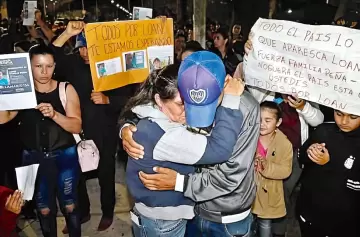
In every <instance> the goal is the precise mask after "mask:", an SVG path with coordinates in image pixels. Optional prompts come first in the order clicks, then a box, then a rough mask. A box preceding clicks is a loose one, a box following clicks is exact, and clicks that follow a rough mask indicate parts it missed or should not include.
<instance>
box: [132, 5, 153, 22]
mask: <svg viewBox="0 0 360 237" xmlns="http://www.w3.org/2000/svg"><path fill="white" fill-rule="evenodd" d="M152 13H153V9H151V8H144V7H134V8H133V20H148V19H152Z"/></svg>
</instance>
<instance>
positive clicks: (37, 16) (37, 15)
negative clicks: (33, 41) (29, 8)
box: [35, 10, 42, 23]
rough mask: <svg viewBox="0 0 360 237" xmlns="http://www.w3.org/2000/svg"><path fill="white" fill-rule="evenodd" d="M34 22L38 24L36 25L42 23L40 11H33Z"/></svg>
mask: <svg viewBox="0 0 360 237" xmlns="http://www.w3.org/2000/svg"><path fill="white" fill-rule="evenodd" d="M35 21H36V22H38V23H39V22H41V21H42V18H41V11H40V10H36V11H35Z"/></svg>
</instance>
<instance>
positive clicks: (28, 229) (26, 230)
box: [20, 162, 132, 237]
mask: <svg viewBox="0 0 360 237" xmlns="http://www.w3.org/2000/svg"><path fill="white" fill-rule="evenodd" d="M87 186H88V193H89V196H90V201H91V221H89V222H88V223H86V224H83V225H82V236H83V237H121V236H123V237H132V234H131V221H130V215H129V209H130V203H129V198H128V192H127V189H126V186H125V177H124V166H123V164H122V163H120V162H119V163H118V164H117V169H116V194H117V198H116V199H117V200H116V207H115V217H114V223H113V225H112V226H111V227H110V228H109V229H108V230H107V231H104V232H98V231H96V229H97V226H98V224H99V221H100V218H101V209H100V187H99V184H98V181H97V179H92V180H88V182H87ZM57 223H58V237H67V236H68V235H63V234H62V232H61V230H62V229H63V228H64V225H65V220H64V218H63V217H60V215H59V217H58V218H57ZM20 227H21V228H22V229H23V231H22V233H21V234H20V236H21V237H38V236H39V237H41V236H42V234H41V230H40V225H39V222H38V221H33V222H24V221H20Z"/></svg>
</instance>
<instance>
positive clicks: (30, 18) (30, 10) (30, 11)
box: [23, 1, 37, 26]
mask: <svg viewBox="0 0 360 237" xmlns="http://www.w3.org/2000/svg"><path fill="white" fill-rule="evenodd" d="M36 8H37V1H25V2H24V5H23V17H24V19H23V25H24V26H32V25H34V21H35V11H36Z"/></svg>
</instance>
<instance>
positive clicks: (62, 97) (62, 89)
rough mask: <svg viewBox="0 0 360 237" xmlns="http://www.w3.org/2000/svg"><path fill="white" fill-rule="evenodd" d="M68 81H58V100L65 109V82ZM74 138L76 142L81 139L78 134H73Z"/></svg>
mask: <svg viewBox="0 0 360 237" xmlns="http://www.w3.org/2000/svg"><path fill="white" fill-rule="evenodd" d="M67 83H68V82H60V83H59V96H60V101H61V104H62V106H63V108H64V110H66V84H67ZM73 136H74V139H75V141H76V143H79V142H80V141H81V137H80V135H79V134H73Z"/></svg>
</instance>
